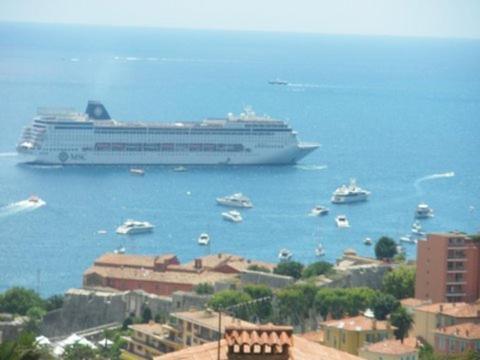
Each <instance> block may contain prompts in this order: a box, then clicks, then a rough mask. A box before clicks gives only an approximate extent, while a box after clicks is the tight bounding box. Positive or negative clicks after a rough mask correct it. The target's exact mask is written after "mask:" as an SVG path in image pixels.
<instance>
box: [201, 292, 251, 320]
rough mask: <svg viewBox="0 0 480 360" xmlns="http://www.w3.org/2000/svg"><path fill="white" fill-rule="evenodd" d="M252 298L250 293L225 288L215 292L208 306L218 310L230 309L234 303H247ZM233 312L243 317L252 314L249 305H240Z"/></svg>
mask: <svg viewBox="0 0 480 360" xmlns="http://www.w3.org/2000/svg"><path fill="white" fill-rule="evenodd" d="M250 300H252V298H251V297H250V295H248V294H246V293H244V292H241V291H238V290H223V291H219V292H217V293H215V294H214V295H213V296H212V298H211V299H210V300H209V301H208V306H209V307H211V308H212V309H214V310H216V311H221V310H224V309H228V308H229V307H231V306H233V305H238V304H241V303H246V302H248V301H250ZM232 312H233V313H234V314H235V315H236V316H237V317H239V318H241V319H248V318H249V317H250V315H251V313H250V312H249V308H248V306H239V307H237V308H235V309H232Z"/></svg>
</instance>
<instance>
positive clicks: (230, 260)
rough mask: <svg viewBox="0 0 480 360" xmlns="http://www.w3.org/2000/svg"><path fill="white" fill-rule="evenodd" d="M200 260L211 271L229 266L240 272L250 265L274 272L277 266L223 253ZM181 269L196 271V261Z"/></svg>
mask: <svg viewBox="0 0 480 360" xmlns="http://www.w3.org/2000/svg"><path fill="white" fill-rule="evenodd" d="M198 259H200V260H201V261H202V267H203V268H206V269H211V270H213V269H215V268H218V267H220V266H222V265H228V266H230V267H232V268H234V269H236V270H237V271H239V272H240V271H244V270H246V269H247V268H248V267H249V266H250V265H261V266H264V267H266V268H268V269H270V270H273V269H274V268H275V266H276V265H275V264H272V263H266V262H263V261H257V260H249V259H246V258H244V257H242V256H238V255H232V254H223V253H219V254H212V255H206V256H202V257H200V258H198ZM179 268H183V269H186V270H187V269H188V270H194V269H195V260H193V261H190V262H188V263H186V264H183V265H180V266H179Z"/></svg>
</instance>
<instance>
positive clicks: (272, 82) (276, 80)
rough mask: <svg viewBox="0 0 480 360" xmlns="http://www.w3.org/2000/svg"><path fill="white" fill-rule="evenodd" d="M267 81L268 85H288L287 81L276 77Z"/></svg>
mask: <svg viewBox="0 0 480 360" xmlns="http://www.w3.org/2000/svg"><path fill="white" fill-rule="evenodd" d="M268 83H269V84H270V85H288V81H285V80H280V79H278V78H277V79H274V80H269V81H268Z"/></svg>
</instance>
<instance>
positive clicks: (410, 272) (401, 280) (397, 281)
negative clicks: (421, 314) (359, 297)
mask: <svg viewBox="0 0 480 360" xmlns="http://www.w3.org/2000/svg"><path fill="white" fill-rule="evenodd" d="M382 290H383V292H385V293H387V294H390V295H392V296H394V297H396V298H397V299H405V298H409V297H413V295H414V292H415V268H414V267H411V266H399V267H398V268H396V269H395V270H392V271H390V272H389V273H387V274H386V275H385V276H384V278H383V282H382Z"/></svg>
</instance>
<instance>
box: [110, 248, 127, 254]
mask: <svg viewBox="0 0 480 360" xmlns="http://www.w3.org/2000/svg"><path fill="white" fill-rule="evenodd" d="M125 251H126V249H125V247H124V246H122V247H119V248H118V249H115V250H113V253H114V254H125Z"/></svg>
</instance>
